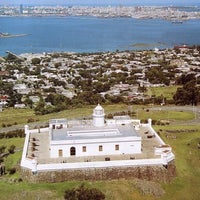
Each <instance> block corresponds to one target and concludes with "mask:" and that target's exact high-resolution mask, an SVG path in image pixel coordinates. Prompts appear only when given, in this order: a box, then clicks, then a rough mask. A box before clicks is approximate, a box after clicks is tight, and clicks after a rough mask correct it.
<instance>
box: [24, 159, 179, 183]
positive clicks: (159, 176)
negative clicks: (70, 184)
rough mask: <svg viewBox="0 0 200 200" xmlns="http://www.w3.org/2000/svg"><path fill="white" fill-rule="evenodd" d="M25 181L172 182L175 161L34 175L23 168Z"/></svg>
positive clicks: (174, 172) (40, 172)
mask: <svg viewBox="0 0 200 200" xmlns="http://www.w3.org/2000/svg"><path fill="white" fill-rule="evenodd" d="M21 176H22V179H23V180H26V181H29V182H33V183H40V182H49V183H51V182H63V181H71V180H90V181H97V180H112V179H121V178H123V179H131V178H139V179H144V180H150V181H159V182H170V181H171V180H173V178H174V177H175V176H176V167H175V163H174V161H172V162H170V163H169V164H168V165H167V166H162V165H155V166H133V167H107V168H85V169H69V170H57V171H54V170H52V171H39V172H37V174H33V173H32V172H31V170H28V169H25V168H21Z"/></svg>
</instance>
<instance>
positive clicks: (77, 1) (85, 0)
mask: <svg viewBox="0 0 200 200" xmlns="http://www.w3.org/2000/svg"><path fill="white" fill-rule="evenodd" d="M12 4H16V5H19V4H24V5H137V4H138V5H156V4H157V5H159V4H160V5H165V4H167V5H178V4H180V5H195V4H200V0H0V5H12Z"/></svg>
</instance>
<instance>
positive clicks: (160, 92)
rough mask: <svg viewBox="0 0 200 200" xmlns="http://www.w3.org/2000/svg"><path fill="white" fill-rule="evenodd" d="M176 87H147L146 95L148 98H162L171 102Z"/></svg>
mask: <svg viewBox="0 0 200 200" xmlns="http://www.w3.org/2000/svg"><path fill="white" fill-rule="evenodd" d="M177 88H178V86H168V87H149V88H148V90H147V92H146V94H147V95H149V96H155V97H158V96H163V97H165V98H166V99H167V100H172V99H173V95H174V94H175V93H176V90H177Z"/></svg>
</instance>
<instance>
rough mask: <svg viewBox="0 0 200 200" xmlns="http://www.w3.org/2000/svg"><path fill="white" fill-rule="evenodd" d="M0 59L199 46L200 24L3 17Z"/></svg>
mask: <svg viewBox="0 0 200 200" xmlns="http://www.w3.org/2000/svg"><path fill="white" fill-rule="evenodd" d="M0 32H3V33H9V34H14V35H20V34H25V35H24V36H19V37H1V38H0V56H4V55H5V54H6V53H5V52H6V51H11V52H13V53H16V54H21V53H43V52H106V51H116V50H143V49H153V48H162V49H163V48H172V47H173V46H175V45H181V44H187V45H200V20H197V19H194V20H189V21H184V22H183V23H172V22H171V21H165V20H161V19H133V18H95V17H56V16H53V17H0Z"/></svg>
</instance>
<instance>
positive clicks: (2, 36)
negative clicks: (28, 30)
mask: <svg viewBox="0 0 200 200" xmlns="http://www.w3.org/2000/svg"><path fill="white" fill-rule="evenodd" d="M22 36H26V34H9V33H1V32H0V38H10V37H22Z"/></svg>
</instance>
